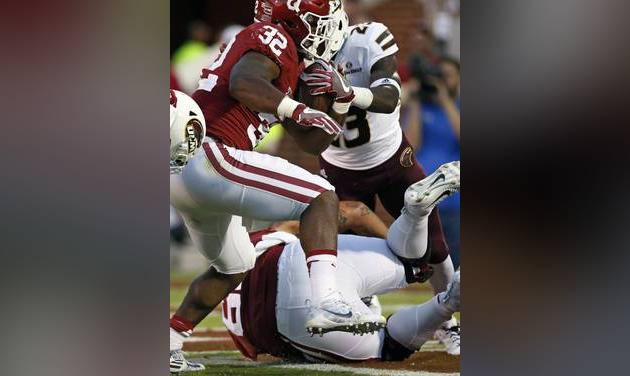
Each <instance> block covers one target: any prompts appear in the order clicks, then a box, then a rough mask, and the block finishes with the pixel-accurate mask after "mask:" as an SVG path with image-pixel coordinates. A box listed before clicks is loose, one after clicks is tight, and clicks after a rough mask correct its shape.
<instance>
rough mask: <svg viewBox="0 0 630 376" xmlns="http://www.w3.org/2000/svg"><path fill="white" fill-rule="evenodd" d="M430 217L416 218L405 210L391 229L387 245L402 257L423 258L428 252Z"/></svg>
mask: <svg viewBox="0 0 630 376" xmlns="http://www.w3.org/2000/svg"><path fill="white" fill-rule="evenodd" d="M428 232H429V216H428V215H425V216H414V215H412V214H411V213H409V212H408V211H407V210H405V209H403V211H402V213H401V214H400V215H399V216H398V218H396V221H394V223H393V224H392V225H391V227H390V228H389V232H388V233H387V245H389V247H390V248H391V250H392V251H393V252H394V253H395V254H397V255H398V256H400V257H403V258H406V259H419V258H422V257H423V256H424V255H425V253H426V252H427V246H428Z"/></svg>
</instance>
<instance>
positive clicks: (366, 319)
mask: <svg viewBox="0 0 630 376" xmlns="http://www.w3.org/2000/svg"><path fill="white" fill-rule="evenodd" d="M255 14H256V18H255V21H256V22H255V23H253V24H252V25H250V26H248V27H247V28H245V29H244V30H243V31H241V32H240V33H239V34H238V35H236V37H235V38H233V39H232V40H231V41H230V42H229V43H228V45H227V46H226V48H225V50H224V51H223V52H222V53H221V54H220V55H219V57H218V58H217V59H216V61H214V62H213V63H212V64H211V65H210V66H209V67H208V69H204V71H203V73H202V76H201V79H200V81H199V89H198V90H197V91H196V92H195V93H194V94H193V98H194V100H195V101H196V102H197V103H198V104H199V107H200V108H201V110H202V112H203V116H204V118H205V121H206V126H207V127H206V136H207V137H206V138H205V139H204V140H203V143H202V149H203V150H202V152H200V153H196V154H195V155H194V156H192V157H191V158H187V159H181V160H178V161H176V162H177V163H178V166H176V168H174V169H172V170H171V171H172V172H175V173H173V174H171V181H170V184H171V196H170V198H171V204H172V205H173V206H174V207H175V208H176V209H177V211H178V212H179V214H180V215H181V217H182V219H183V220H184V222H185V224H186V227H187V229H188V232H189V234H190V237H191V239H192V241H193V243H194V244H195V246H196V247H197V248H198V249H199V250H200V251H202V252H203V253H204V255H205V256H206V257H207V258H208V259H209V260H210V263H211V267H210V269H209V270H208V271H207V272H205V273H204V274H202V275H201V276H199V277H198V278H197V279H195V281H193V283H192V285H191V286H190V289H189V290H188V293H187V294H186V296H185V298H184V301H183V302H182V304H181V305H180V307H179V308H178V309H177V311H176V312H175V314H174V315H173V317H172V318H171V321H170V327H171V330H170V339H171V341H170V349H171V354H170V355H171V371H172V372H181V371H184V370H190V369H202V368H203V367H201V366H199V367H195V365H192V364H190V363H188V362H186V360H185V359H184V357H183V355H182V354H181V351H180V350H181V347H182V341H183V339H184V338H185V337H186V336H187V335H190V333H191V332H192V329H193V328H194V327H195V326H196V325H197V324H198V323H199V322H200V321H201V320H203V318H205V317H206V316H207V315H208V314H209V313H210V312H211V311H212V309H214V307H216V305H217V304H219V302H221V300H222V299H223V298H224V297H225V296H226V295H227V293H228V292H229V291H231V290H233V289H234V287H236V286H237V285H238V284H239V283H240V282H241V281H242V280H243V278H244V276H245V274H246V272H247V271H248V270H249V269H251V268H252V267H253V266H254V262H255V251H254V246H253V245H252V244H251V242H250V240H249V237H248V234H247V232H246V230H245V227H244V226H243V217H245V218H252V219H259V220H269V221H282V220H291V219H300V223H301V224H300V226H301V227H302V231H301V232H302V236H301V237H300V242H301V245H302V248H303V249H304V251H305V253H306V257H307V260H308V265H309V266H310V267H311V268H310V281H311V289H312V294H313V295H312V302H313V304H312V305H311V308H312V310H311V312H310V318H309V320H308V321H307V322H306V323H305V327H306V328H307V329H308V330H317V331H334V330H347V331H355V332H357V331H361V330H364V329H365V328H367V327H374V326H375V325H376V326H378V325H384V322H385V319H384V318H383V317H382V316H380V315H375V314H372V313H365V314H363V315H360V314H359V313H355V312H353V311H352V310H351V307H350V306H349V305H348V304H347V303H346V302H345V301H344V299H343V296H342V295H341V294H340V293H339V291H338V288H337V286H336V279H335V269H336V268H335V266H336V262H335V260H336V254H337V216H338V199H337V196H336V194H335V193H334V188H333V186H332V185H331V184H330V183H328V182H327V181H326V180H325V179H323V178H321V177H319V176H316V175H313V174H310V173H309V172H307V171H306V170H304V169H302V168H299V167H297V166H295V165H293V164H290V163H289V162H287V161H286V160H283V159H281V158H277V157H273V156H269V155H264V154H260V153H257V152H254V151H253V148H254V147H255V146H256V144H257V143H258V142H259V141H260V140H261V139H262V138H263V137H264V135H265V134H266V133H267V131H268V129H269V125H270V124H271V123H273V122H275V121H277V120H280V121H281V122H282V124H283V126H284V127H285V128H286V129H287V131H288V132H289V133H290V134H292V135H293V136H294V138H296V139H298V140H300V141H298V144H299V145H300V146H301V147H304V148H306V149H308V150H307V151H310V152H316V153H319V152H321V150H323V149H325V148H326V147H327V146H328V145H329V144H330V142H331V141H332V139H333V138H334V136H336V134H337V133H339V132H340V131H341V128H340V127H339V125H338V124H337V122H336V121H335V120H333V119H332V118H331V116H329V115H328V114H326V113H323V112H320V111H316V110H313V109H311V108H308V107H307V106H306V105H304V104H303V103H300V102H297V101H295V100H293V99H291V96H292V93H295V92H296V88H297V82H298V75H299V73H300V69H301V65H302V64H303V59H304V58H306V57H308V58H310V59H313V58H324V60H328V59H329V58H330V50H331V48H332V46H333V45H334V44H335V43H333V42H334V38H335V37H338V34H336V33H335V32H336V31H338V30H339V28H340V27H341V28H343V26H344V25H343V24H342V23H341V15H343V9H342V8H341V2H340V1H339V0H330V1H329V0H301V1H294V0H258V1H257V2H256V8H255ZM337 79H342V78H341V77H337ZM338 86H339V85H338ZM341 86H343V87H348V86H347V85H341ZM352 96H353V94H352V90H351V89H349V91H348V92H344V93H341V92H338V93H336V95H335V97H336V100H337V101H339V100H351V98H352ZM171 105H173V102H172V103H171ZM343 110H344V107H343V106H341V107H339V106H335V107H333V109H332V112H334V113H335V114H336V115H339V116H340V118H341V117H343V116H344V114H340V113H338V111H343ZM345 110H346V111H347V108H345ZM178 137H184V135H176V138H178ZM304 140H308V141H304ZM171 142H173V136H172V137H171Z"/></svg>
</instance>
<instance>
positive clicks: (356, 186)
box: [319, 136, 449, 264]
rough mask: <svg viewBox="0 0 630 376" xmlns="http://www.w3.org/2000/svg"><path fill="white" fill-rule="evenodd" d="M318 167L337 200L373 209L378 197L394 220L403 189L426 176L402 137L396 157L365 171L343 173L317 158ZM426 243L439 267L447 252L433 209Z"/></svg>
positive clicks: (438, 220) (402, 200) (438, 218)
mask: <svg viewBox="0 0 630 376" xmlns="http://www.w3.org/2000/svg"><path fill="white" fill-rule="evenodd" d="M319 164H320V166H321V168H322V169H323V170H324V172H325V173H326V177H327V178H328V181H329V182H330V183H331V184H332V185H334V186H335V192H337V195H338V196H339V199H340V200H343V201H361V202H362V203H364V204H365V205H367V206H368V207H369V208H370V209H372V210H374V209H375V207H376V197H377V196H378V198H379V199H380V200H381V203H382V204H383V207H384V208H385V210H387V212H388V213H389V214H390V215H391V216H392V217H394V218H396V217H398V216H399V215H400V211H401V210H402V208H403V206H404V200H405V198H404V197H405V190H407V187H409V186H410V185H411V184H413V183H416V182H418V181H419V180H422V179H423V178H424V177H426V176H427V175H426V173H425V172H424V170H423V169H422V166H420V164H419V163H418V162H417V161H416V157H415V155H414V150H413V148H412V147H411V145H409V142H408V141H407V139H406V138H405V137H404V136H403V140H402V142H401V144H400V148H398V151H396V154H394V155H393V156H392V157H391V158H390V159H388V160H387V161H385V162H384V163H382V164H380V165H378V166H376V167H372V168H370V169H367V170H347V169H344V168H340V167H337V166H333V165H331V164H330V163H328V162H326V161H325V160H324V159H322V158H321V157H320V158H319ZM429 244H430V246H431V256H430V259H429V263H430V264H439V263H441V262H442V261H444V260H445V259H446V257H447V256H448V253H449V250H448V245H447V244H446V240H445V239H444V232H443V231H442V224H441V222H440V215H439V213H438V210H437V208H436V209H434V210H433V212H431V215H429Z"/></svg>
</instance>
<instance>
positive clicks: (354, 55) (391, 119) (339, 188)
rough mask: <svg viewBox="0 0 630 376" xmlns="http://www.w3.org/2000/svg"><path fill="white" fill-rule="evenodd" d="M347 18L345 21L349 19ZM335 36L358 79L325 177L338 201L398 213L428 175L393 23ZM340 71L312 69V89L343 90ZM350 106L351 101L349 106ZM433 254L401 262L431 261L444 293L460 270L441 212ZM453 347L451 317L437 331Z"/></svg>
mask: <svg viewBox="0 0 630 376" xmlns="http://www.w3.org/2000/svg"><path fill="white" fill-rule="evenodd" d="M346 22H347V21H346ZM343 30H348V34H347V35H345V36H344V37H341V38H335V40H336V41H344V42H343V43H342V44H335V45H334V47H333V51H331V53H332V54H333V55H334V58H333V61H334V63H335V64H337V65H338V66H339V67H340V68H341V70H342V72H343V74H345V76H346V77H347V79H348V80H349V81H350V83H351V84H352V89H353V93H354V99H353V101H352V102H351V106H352V107H350V110H349V112H348V114H347V118H346V119H345V124H344V127H343V132H342V133H341V134H340V135H339V136H338V137H337V138H335V140H334V141H333V142H332V144H331V146H330V147H329V148H328V149H326V151H324V152H323V153H322V154H321V157H320V166H321V169H322V170H321V171H322V175H323V176H324V177H326V178H327V179H328V180H329V181H330V182H331V183H332V185H334V186H335V190H336V193H337V195H338V196H339V199H340V200H351V201H360V202H363V203H364V204H366V205H367V206H368V207H369V208H371V209H372V210H374V207H375V204H376V197H377V196H378V198H379V199H380V201H381V203H382V204H383V206H384V207H385V209H386V210H387V212H388V213H389V214H390V215H391V216H392V217H394V218H396V217H397V216H398V214H400V211H401V209H402V208H403V205H404V203H403V199H402V197H403V193H404V192H405V189H406V188H407V187H408V186H409V185H410V184H412V183H413V182H416V181H418V180H420V179H422V178H424V177H425V176H426V174H425V172H424V171H423V169H422V166H420V164H419V163H418V162H417V161H416V159H415V157H414V151H413V148H412V147H411V145H410V144H409V142H408V141H407V139H406V138H405V136H404V134H403V132H402V130H401V128H400V120H399V119H400V94H401V86H400V78H399V76H398V73H397V69H398V63H397V60H396V53H397V52H398V46H397V45H396V41H395V39H394V35H393V34H392V33H391V32H390V31H389V29H388V28H387V27H386V26H385V25H383V24H382V23H378V22H368V23H363V24H358V25H354V26H352V27H351V28H349V29H347V28H341V29H340V31H339V33H343ZM338 75H339V72H337V71H324V70H319V71H314V72H313V73H312V74H310V75H305V76H303V78H304V79H305V80H306V82H307V84H309V86H311V88H312V90H311V94H324V93H331V92H333V93H334V92H337V91H340V90H343V89H340V86H339V83H343V81H341V80H339V79H336V78H335V76H338ZM349 105H350V104H349ZM429 239H430V250H431V251H430V252H428V253H427V254H426V257H425V259H422V260H420V259H418V260H403V261H404V262H405V263H409V264H411V265H416V266H417V265H426V263H429V264H430V265H431V267H432V268H433V270H434V276H433V277H432V278H431V284H432V286H433V288H434V290H435V292H436V293H438V292H441V291H444V290H445V289H446V287H447V285H448V282H449V281H450V280H451V279H452V277H453V273H454V268H453V262H452V260H451V258H450V256H449V251H448V246H447V244H446V241H445V238H444V233H443V231H442V225H441V223H440V218H439V214H438V211H437V210H434V211H433V213H432V214H431V217H430V218H429ZM436 336H437V337H438V339H439V340H440V341H441V342H442V343H444V344H445V345H446V347H447V352H448V353H450V354H457V353H458V351H459V345H458V343H459V326H458V325H457V321H456V320H455V319H454V318H453V319H450V320H448V321H446V322H445V323H444V325H443V326H442V327H441V328H440V329H439V330H438V331H436Z"/></svg>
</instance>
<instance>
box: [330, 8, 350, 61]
mask: <svg viewBox="0 0 630 376" xmlns="http://www.w3.org/2000/svg"><path fill="white" fill-rule="evenodd" d="M333 19H334V24H335V28H334V32H333V34H332V36H331V42H330V50H329V52H328V53H329V55H327V56H325V60H327V61H330V60H332V59H333V57H335V55H336V54H337V52H339V51H340V50H341V47H343V44H344V43H345V42H346V39H348V36H349V35H350V20H349V19H348V14H347V13H346V12H345V11H344V10H343V8H339V9H337V10H336V11H335V12H334V13H333Z"/></svg>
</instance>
